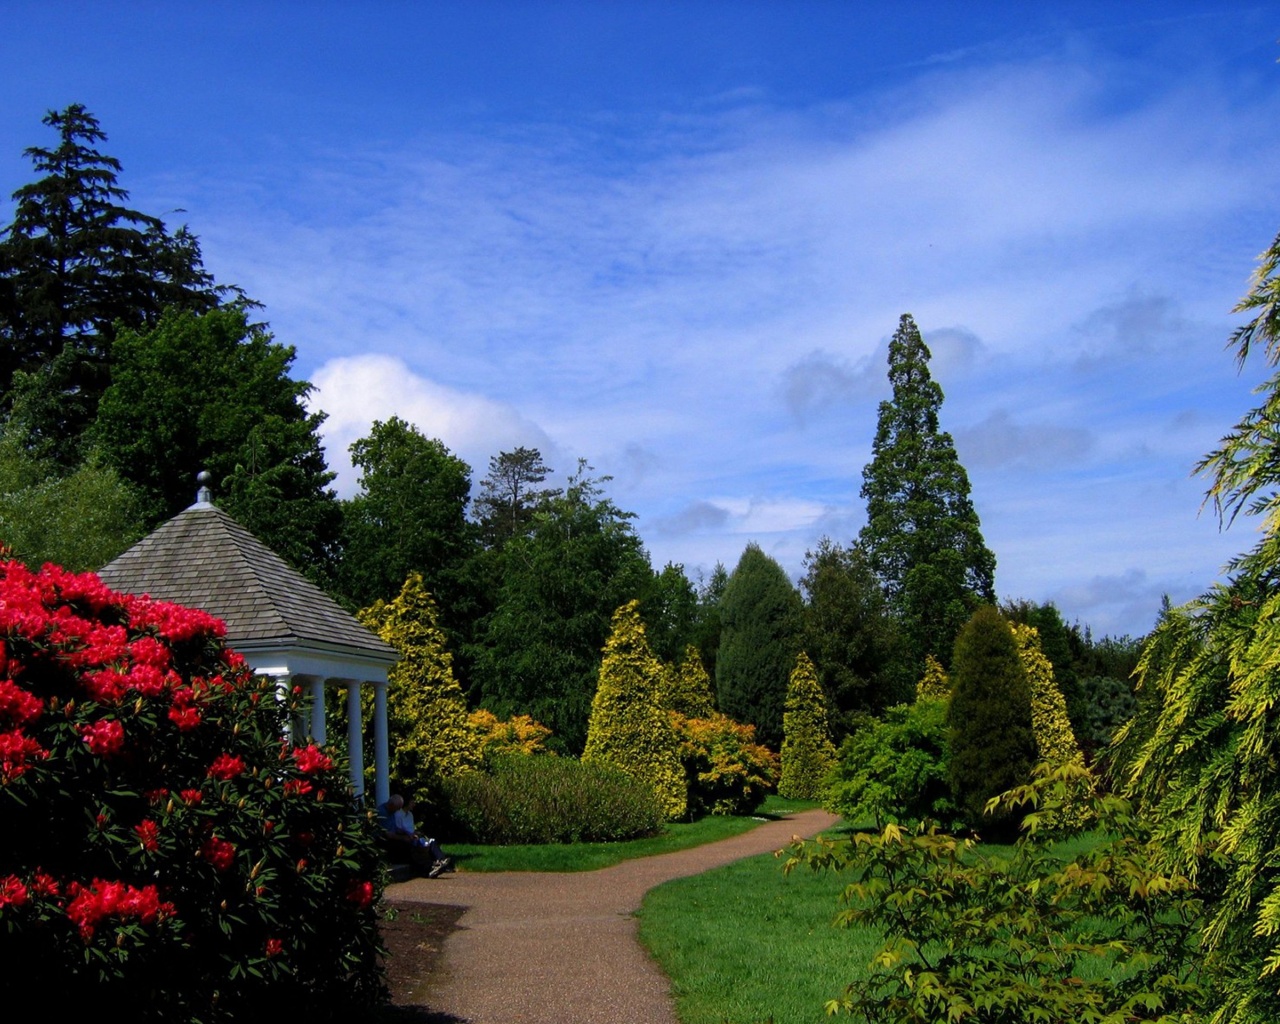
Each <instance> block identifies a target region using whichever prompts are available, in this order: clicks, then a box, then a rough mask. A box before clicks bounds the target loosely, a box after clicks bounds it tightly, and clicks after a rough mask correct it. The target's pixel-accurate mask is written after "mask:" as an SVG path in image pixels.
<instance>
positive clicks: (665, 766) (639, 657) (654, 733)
mask: <svg viewBox="0 0 1280 1024" xmlns="http://www.w3.org/2000/svg"><path fill="white" fill-rule="evenodd" d="M662 685H663V669H662V663H661V662H660V661H659V660H658V658H657V657H656V656H655V655H654V653H653V651H652V650H651V649H650V647H649V641H648V638H647V637H646V636H645V630H644V623H643V622H641V621H640V602H639V601H630V602H628V603H627V604H624V605H623V606H622V607H621V608H619V609H618V610H617V611H615V612H614V613H613V624H612V628H611V630H610V633H609V639H608V640H606V641H605V645H604V660H603V661H602V662H601V664H600V681H599V683H598V685H597V686H596V694H595V697H594V698H593V699H592V701H591V719H590V721H589V722H588V724H587V745H586V748H585V749H584V750H583V752H582V760H583V762H584V763H591V762H596V763H600V764H606V765H610V766H612V767H614V768H616V769H618V770H619V771H621V772H624V773H625V774H627V775H629V776H631V777H632V778H635V779H639V780H642V781H644V782H646V783H648V784H649V785H650V786H652V787H653V790H654V792H655V793H656V794H657V797H658V801H659V803H660V804H661V805H662V809H663V813H664V814H665V815H666V817H667V818H668V819H669V820H673V819H676V818H680V817H682V816H683V815H684V813H685V811H686V809H687V806H688V797H687V792H686V789H685V774H684V768H683V766H682V764H681V761H680V739H679V737H678V736H677V734H676V731H675V729H674V727H673V725H672V721H671V715H670V713H669V712H668V711H667V710H666V708H664V707H663V706H662V703H661V697H662V694H661V691H662Z"/></svg>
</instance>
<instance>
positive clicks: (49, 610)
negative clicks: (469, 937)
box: [0, 561, 383, 1021]
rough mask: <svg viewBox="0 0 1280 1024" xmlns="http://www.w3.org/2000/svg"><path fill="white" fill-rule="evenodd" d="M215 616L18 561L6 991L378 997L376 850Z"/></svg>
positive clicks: (334, 999)
mask: <svg viewBox="0 0 1280 1024" xmlns="http://www.w3.org/2000/svg"><path fill="white" fill-rule="evenodd" d="M223 633H224V627H223V625H222V623H221V622H219V621H217V620H216V619H214V618H212V617H211V616H209V615H207V614H205V613H204V612H200V611H194V610H191V609H187V608H181V607H178V606H176V605H170V604H164V603H161V602H157V601H152V600H150V599H147V598H135V597H128V596H123V595H120V594H115V593H112V592H111V591H110V590H108V589H107V587H106V586H105V585H103V584H102V582H101V581H100V580H98V578H97V577H96V576H93V575H75V574H72V573H68V572H65V571H64V570H62V569H59V568H57V567H55V566H45V567H44V568H43V569H42V570H40V571H39V572H31V571H30V570H28V569H27V568H26V567H25V566H23V565H22V564H20V563H18V562H12V561H0V837H2V840H0V964H2V965H3V969H2V970H0V992H3V993H4V994H5V995H6V996H8V997H9V998H8V1000H7V1004H8V1005H16V1003H15V999H16V998H17V997H18V996H19V995H21V996H22V997H23V999H22V1000H20V1001H23V1002H25V1001H27V1000H28V999H29V997H30V996H31V994H32V993H39V996H38V997H37V998H39V999H42V1000H45V1001H46V1002H47V1003H48V1005H49V1006H50V1007H56V1009H57V1012H58V1014H61V1015H65V1016H72V1015H74V1014H76V1013H77V1012H90V1011H91V1012H94V1013H96V1014H98V1015H104V1014H105V1015H106V1016H107V1017H115V1016H121V1017H123V1016H125V1015H126V1014H127V1015H128V1016H130V1017H132V1018H135V1019H152V1018H156V1019H166V1020H193V1021H213V1020H224V1019H231V1018H233V1017H236V1016H239V1017H240V1018H241V1019H261V1018H265V1017H266V1015H268V1014H283V1013H286V1012H287V1013H297V1012H299V1011H303V1012H306V1013H308V1014H309V1015H310V1016H313V1017H315V1016H322V1017H327V1016H332V1015H336V1014H338V1013H341V1012H344V1011H350V1010H351V1009H352V1008H353V1004H356V1005H361V1004H370V1003H373V1002H375V1001H377V1000H378V999H379V998H380V997H381V994H382V991H383V986H382V976H381V964H380V960H379V950H378V944H377V927H376V922H375V919H374V911H373V904H374V903H375V902H376V900H377V898H378V897H379V895H380V893H381V885H382V883H381V879H380V877H379V869H378V857H377V849H376V842H375V840H374V838H373V836H374V833H373V831H372V830H371V828H370V827H369V823H368V821H367V818H366V816H365V814H364V813H363V812H360V811H357V810H355V809H354V808H353V807H352V804H351V801H350V798H349V787H348V783H347V776H346V769H345V765H344V764H343V763H342V758H340V757H339V756H338V755H337V754H336V752H334V751H331V750H326V751H322V750H319V749H317V748H315V747H313V746H301V747H296V746H293V745H292V744H290V743H288V742H284V741H282V740H281V737H282V736H283V735H284V728H285V723H286V721H287V716H288V715H289V714H290V713H291V709H290V707H289V706H288V703H287V702H285V703H282V702H280V701H278V700H277V697H276V693H275V691H274V689H273V687H272V684H271V683H269V682H267V681H265V680H255V679H254V677H253V676H252V674H251V673H250V671H249V670H248V667H247V666H246V664H245V662H244V660H243V659H242V658H241V657H240V656H239V655H238V654H235V653H234V652H232V651H229V650H227V649H226V646H225V644H224V643H223V641H222V639H221V637H222V635H223Z"/></svg>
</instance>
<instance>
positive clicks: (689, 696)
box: [661, 644, 716, 718]
mask: <svg viewBox="0 0 1280 1024" xmlns="http://www.w3.org/2000/svg"><path fill="white" fill-rule="evenodd" d="M661 700H662V706H663V707H665V708H666V709H667V710H668V711H674V712H675V713H676V714H678V715H683V716H684V717H685V718H710V717H711V716H712V715H714V714H715V713H716V702H715V698H714V697H713V696H712V695H711V677H710V676H709V675H707V670H706V669H705V668H703V667H702V655H701V654H699V653H698V648H697V647H695V646H694V645H693V644H689V645H688V646H687V647H685V649H684V658H683V659H682V660H681V662H680V663H679V664H678V665H667V666H666V667H665V671H664V673H663V688H662V697H661Z"/></svg>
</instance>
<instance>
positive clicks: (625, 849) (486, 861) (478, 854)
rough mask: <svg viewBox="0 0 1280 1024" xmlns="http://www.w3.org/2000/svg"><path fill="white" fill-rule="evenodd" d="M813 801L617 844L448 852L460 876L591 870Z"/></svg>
mask: <svg viewBox="0 0 1280 1024" xmlns="http://www.w3.org/2000/svg"><path fill="white" fill-rule="evenodd" d="M816 806H817V804H816V803H814V802H812V801H803V800H784V799H782V798H781V797H778V796H771V797H769V798H767V799H766V800H765V802H764V805H763V806H762V807H761V808H760V809H759V810H758V811H756V813H755V814H754V815H752V816H749V817H748V816H742V817H735V816H728V815H713V816H708V817H706V818H702V819H700V820H698V821H693V822H669V823H668V824H667V826H666V828H665V829H664V830H663V832H662V833H661V834H660V835H656V836H649V837H648V838H645V839H632V840H628V841H626V842H619V843H572V844H567V845H562V844H557V843H552V844H547V845H539V846H478V845H474V844H468V843H450V844H449V845H448V848H447V851H446V852H447V853H448V854H449V856H450V857H452V858H453V859H454V861H455V862H456V863H457V865H458V867H459V868H461V869H462V870H464V871H594V870H596V869H597V868H607V867H612V866H613V865H614V864H620V863H621V862H622V861H624V860H631V859H632V858H635V857H652V856H654V855H656V854H660V853H674V852H676V851H677V850H688V849H691V848H692V847H695V846H702V845H703V844H704V843H714V842H717V841H719V840H721V839H728V838H730V837H732V836H736V835H740V834H742V833H743V832H747V831H750V830H751V829H753V828H755V827H756V826H757V825H759V824H760V823H761V822H763V821H769V820H773V819H777V818H780V817H785V816H786V815H788V814H791V813H794V812H795V811H801V810H808V809H809V808H811V807H816Z"/></svg>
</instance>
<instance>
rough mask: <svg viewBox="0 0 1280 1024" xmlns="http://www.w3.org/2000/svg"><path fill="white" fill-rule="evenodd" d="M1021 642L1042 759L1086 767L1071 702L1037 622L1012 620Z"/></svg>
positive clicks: (1058, 765)
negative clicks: (1058, 680)
mask: <svg viewBox="0 0 1280 1024" xmlns="http://www.w3.org/2000/svg"><path fill="white" fill-rule="evenodd" d="M1009 627H1010V628H1011V629H1012V630H1013V638H1014V640H1016V641H1017V642H1018V657H1019V658H1020V659H1021V660H1022V667H1023V668H1024V669H1026V671H1027V682H1029V683H1030V684H1031V731H1032V733H1033V734H1034V735H1035V738H1036V750H1037V752H1038V755H1039V759H1040V760H1041V761H1043V762H1044V763H1045V764H1047V765H1048V766H1049V767H1050V768H1061V767H1062V766H1063V765H1068V764H1070V765H1075V766H1076V767H1078V768H1083V767H1084V755H1083V754H1082V753H1081V752H1080V744H1078V743H1077V742H1076V735H1075V733H1074V732H1072V731H1071V719H1069V718H1068V717H1067V702H1066V700H1065V699H1064V698H1063V696H1062V691H1061V690H1059V689H1058V684H1057V683H1056V682H1055V681H1054V678H1053V665H1052V663H1051V662H1050V661H1049V659H1048V658H1046V657H1045V656H1044V652H1043V651H1041V650H1040V632H1039V631H1038V630H1037V629H1036V628H1035V627H1034V626H1024V625H1023V624H1022V623H1020V622H1011V623H1009Z"/></svg>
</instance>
